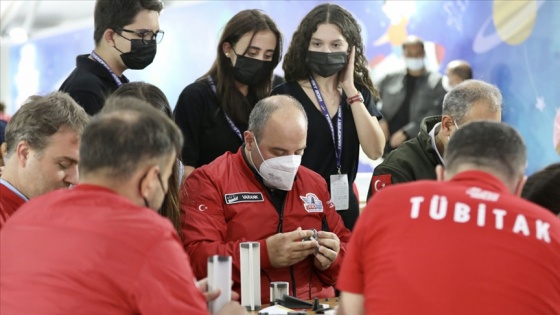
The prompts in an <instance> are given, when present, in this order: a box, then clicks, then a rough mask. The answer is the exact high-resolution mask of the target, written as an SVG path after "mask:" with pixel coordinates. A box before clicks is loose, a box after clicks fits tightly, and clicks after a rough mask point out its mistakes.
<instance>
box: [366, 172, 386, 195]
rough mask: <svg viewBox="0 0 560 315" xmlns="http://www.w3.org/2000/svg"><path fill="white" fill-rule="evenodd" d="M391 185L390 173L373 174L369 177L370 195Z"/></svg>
mask: <svg viewBox="0 0 560 315" xmlns="http://www.w3.org/2000/svg"><path fill="white" fill-rule="evenodd" d="M390 185H391V174H383V175H375V176H373V177H372V178H371V195H372V196H373V195H375V193H376V192H378V191H380V190H381V189H383V188H385V187H387V186H390Z"/></svg>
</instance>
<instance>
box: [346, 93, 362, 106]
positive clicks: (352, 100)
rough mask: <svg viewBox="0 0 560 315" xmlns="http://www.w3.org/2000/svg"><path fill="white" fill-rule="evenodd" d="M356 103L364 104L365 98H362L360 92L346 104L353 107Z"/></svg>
mask: <svg viewBox="0 0 560 315" xmlns="http://www.w3.org/2000/svg"><path fill="white" fill-rule="evenodd" d="M354 102H361V103H363V102H364V97H363V96H362V93H360V92H358V94H356V95H354V96H352V97H349V98H347V99H346V103H347V104H348V105H352V103H354Z"/></svg>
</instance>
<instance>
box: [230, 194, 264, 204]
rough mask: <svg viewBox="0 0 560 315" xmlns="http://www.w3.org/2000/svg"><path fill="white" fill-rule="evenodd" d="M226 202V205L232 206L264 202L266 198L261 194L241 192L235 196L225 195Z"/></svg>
mask: <svg viewBox="0 0 560 315" xmlns="http://www.w3.org/2000/svg"><path fill="white" fill-rule="evenodd" d="M224 200H225V201H226V204H228V205H231V204H234V203H241V202H263V201H264V198H263V195H262V193H260V192H239V193H234V194H225V195H224Z"/></svg>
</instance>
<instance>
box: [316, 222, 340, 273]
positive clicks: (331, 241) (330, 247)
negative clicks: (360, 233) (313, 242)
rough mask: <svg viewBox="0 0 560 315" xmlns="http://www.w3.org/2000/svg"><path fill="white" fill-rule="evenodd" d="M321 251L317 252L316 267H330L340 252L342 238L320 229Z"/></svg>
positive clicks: (323, 268)
mask: <svg viewBox="0 0 560 315" xmlns="http://www.w3.org/2000/svg"><path fill="white" fill-rule="evenodd" d="M318 237H319V239H318V240H317V241H318V242H319V251H318V252H317V253H316V254H315V259H314V261H313V263H314V264H315V268H317V269H319V270H326V269H327V268H329V267H330V266H331V265H332V264H333V263H334V261H335V260H336V257H338V252H340V239H339V238H338V236H336V234H334V233H331V232H325V231H320V232H319V234H318Z"/></svg>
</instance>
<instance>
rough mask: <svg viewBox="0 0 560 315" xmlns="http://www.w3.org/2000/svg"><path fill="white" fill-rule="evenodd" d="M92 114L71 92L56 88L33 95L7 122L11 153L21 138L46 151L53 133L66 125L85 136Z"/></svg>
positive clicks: (8, 151)
mask: <svg viewBox="0 0 560 315" xmlns="http://www.w3.org/2000/svg"><path fill="white" fill-rule="evenodd" d="M88 122H89V116H88V115H87V113H86V112H85V111H84V109H83V108H82V107H80V106H79V105H78V104H77V103H76V102H75V101H74V100H73V99H72V98H71V97H70V96H69V95H68V94H66V93H63V92H54V93H51V94H48V95H45V96H40V95H33V96H31V97H29V98H28V99H27V100H26V101H25V102H24V103H23V105H22V106H21V108H20V109H19V110H18V111H17V112H16V113H15V114H14V116H13V117H12V119H10V122H9V123H8V125H7V126H6V146H7V156H8V157H9V156H10V155H11V154H12V153H14V152H15V150H16V148H17V145H18V143H19V142H20V141H26V142H27V143H28V144H29V146H30V147H31V148H33V149H34V150H37V151H38V152H42V151H43V150H44V149H45V148H46V147H47V146H48V144H49V137H50V136H52V135H54V134H55V133H56V132H57V131H58V130H60V128H62V127H66V128H69V129H70V130H72V131H74V132H76V134H77V136H78V137H81V135H82V133H83V131H84V128H85V127H86V125H87V124H88Z"/></svg>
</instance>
